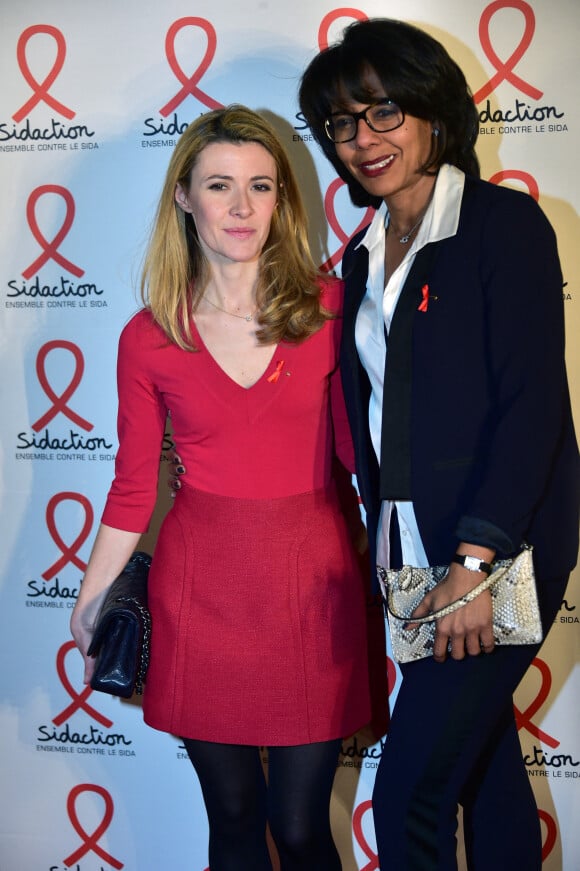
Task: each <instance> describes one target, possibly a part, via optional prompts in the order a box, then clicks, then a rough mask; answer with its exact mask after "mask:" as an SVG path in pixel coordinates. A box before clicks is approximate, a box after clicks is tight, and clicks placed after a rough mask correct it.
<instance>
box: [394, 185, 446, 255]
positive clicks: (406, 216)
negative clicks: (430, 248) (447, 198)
mask: <svg viewBox="0 0 580 871" xmlns="http://www.w3.org/2000/svg"><path fill="white" fill-rule="evenodd" d="M435 179H436V177H435V176H430V175H429V176H422V177H421V179H420V180H419V182H417V184H416V185H415V186H414V187H413V188H409V189H405V190H402V191H398V192H397V193H396V194H394V195H393V196H392V197H390V196H389V197H385V202H386V204H387V208H388V210H389V232H391V233H392V234H393V235H394V236H395V237H397V238H398V239H399V241H400V242H401V244H406V243H407V242H409V241H410V239H411V238H412V237H413V236H414V234H415V232H416V231H417V230H418V228H419V226H420V224H421V221H422V220H423V218H424V217H425V214H426V212H427V209H428V208H429V204H430V202H431V198H432V196H433V190H434V188H435Z"/></svg>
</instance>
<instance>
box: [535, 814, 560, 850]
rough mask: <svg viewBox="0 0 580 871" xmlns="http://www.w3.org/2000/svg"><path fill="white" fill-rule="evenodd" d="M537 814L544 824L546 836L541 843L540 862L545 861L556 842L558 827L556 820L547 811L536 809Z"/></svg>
mask: <svg viewBox="0 0 580 871" xmlns="http://www.w3.org/2000/svg"><path fill="white" fill-rule="evenodd" d="M538 816H539V818H540V820H541V821H542V822H543V823H544V825H545V826H546V837H545V839H544V843H543V844H542V862H545V861H546V859H547V858H548V856H549V855H550V853H551V852H552V850H553V849H554V846H555V844H556V838H557V837H558V827H557V825H556V820H555V819H554V817H553V816H551V814H549V813H548V812H547V811H542V810H539V809H538Z"/></svg>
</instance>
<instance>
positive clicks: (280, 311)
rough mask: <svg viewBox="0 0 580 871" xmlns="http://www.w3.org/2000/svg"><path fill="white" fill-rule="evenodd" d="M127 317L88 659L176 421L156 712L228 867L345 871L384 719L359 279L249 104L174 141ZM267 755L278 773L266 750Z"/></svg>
mask: <svg viewBox="0 0 580 871" xmlns="http://www.w3.org/2000/svg"><path fill="white" fill-rule="evenodd" d="M143 294H144V308H143V309H142V310H141V311H140V312H139V313H138V314H137V315H135V317H134V318H133V319H132V320H131V321H130V322H129V323H128V325H127V326H126V327H125V329H124V330H123V333H122V336H121V340H120V346H119V361H118V369H119V371H118V382H119V443H120V444H119V452H118V454H117V462H116V475H115V480H114V482H113V484H112V486H111V490H110V493H109V496H108V499H107V503H106V506H105V510H104V514H103V517H102V524H101V527H100V529H99V532H98V535H97V539H96V542H95V546H94V549H93V553H92V555H91V558H90V561H89V565H88V568H87V572H86V576H85V579H84V581H83V584H82V588H81V592H80V595H79V599H78V602H77V605H76V608H75V610H74V612H73V616H72V621H71V627H72V633H73V635H74V638H75V640H76V642H77V644H78V647H79V649H80V651H81V653H82V654H83V656H84V659H85V680H86V681H87V682H88V681H90V678H91V673H92V668H93V662H92V659H91V658H90V657H87V655H86V651H87V648H88V645H89V643H90V639H91V635H92V627H93V626H94V621H95V618H96V615H97V612H98V609H99V605H100V603H101V601H102V600H103V597H104V595H105V593H106V590H107V588H108V586H109V585H110V584H111V583H112V581H113V580H114V578H115V577H116V576H117V575H118V574H119V572H120V571H121V569H122V568H123V567H124V565H125V563H126V562H127V560H128V559H129V557H130V555H131V553H132V552H133V550H134V549H135V547H136V545H137V542H138V540H139V536H140V534H141V533H142V532H143V531H144V530H146V528H147V525H148V523H149V519H150V516H151V513H152V510H153V506H154V502H155V497H156V490H157V471H158V461H159V454H160V446H161V440H162V436H163V432H164V427H165V420H166V417H167V414H168V413H170V414H171V419H172V425H173V432H174V438H175V441H176V446H177V450H178V451H179V455H180V458H181V460H182V461H183V465H184V466H185V468H186V469H187V471H186V473H185V474H184V475H183V476H182V478H181V488H180V490H179V492H178V493H177V495H176V499H175V503H174V506H173V508H172V510H171V511H170V512H169V514H168V516H167V518H166V520H165V522H164V525H163V527H162V530H161V533H160V536H159V540H158V543H157V547H156V550H155V554H154V558H153V564H152V568H151V572H150V586H149V600H150V608H151V613H152V621H153V631H152V657H151V665H150V669H149V674H148V680H147V686H146V688H145V696H144V715H145V720H146V721H147V723H149V724H150V725H151V726H153V727H154V728H157V729H161V730H163V731H166V732H170V733H173V734H177V735H180V736H182V738H183V740H184V742H185V746H186V748H187V751H188V753H189V756H190V758H191V761H192V763H193V765H194V767H195V770H196V772H197V774H198V777H199V779H200V783H201V787H202V791H203V795H204V800H205V804H206V808H207V812H208V818H209V831H210V840H209V862H210V865H211V868H212V871H230V869H232V871H244V869H247V871H261V869H271V868H272V865H271V862H270V858H269V854H268V849H267V845H266V838H265V831H266V824H267V823H269V826H270V830H271V833H272V836H273V839H274V841H275V844H276V847H277V850H278V853H279V857H280V862H281V868H282V869H283V871H290V869H301V871H308V869H312V871H314V869H316V871H320V869H323V868H324V869H325V871H335V869H336V871H338V869H340V868H341V864H340V860H339V857H338V853H337V851H336V847H335V845H334V843H333V840H332V835H331V832H330V824H329V801H330V792H331V788H332V783H333V778H334V772H335V769H336V763H337V757H338V753H339V749H340V740H341V738H342V737H344V736H346V735H348V734H350V733H352V732H354V731H356V730H357V729H358V728H359V727H361V726H362V725H364V724H365V723H366V722H367V721H368V720H369V716H370V712H369V698H368V682H367V679H366V675H367V663H366V639H365V612H364V592H363V587H362V581H361V578H360V575H359V573H358V571H357V567H356V562H355V557H354V554H353V550H352V547H351V544H350V541H349V537H348V534H347V530H346V527H345V522H344V518H343V516H342V514H341V512H340V509H339V504H338V500H337V495H336V489H335V486H334V483H333V476H332V466H333V462H334V457H335V454H338V455H339V456H340V458H341V459H342V461H343V463H344V464H345V465H346V466H347V467H350V468H352V446H351V441H350V435H349V431H348V426H347V423H346V416H345V411H344V405H343V397H342V391H341V386H340V378H339V375H338V372H337V362H338V348H339V341H340V326H341V319H340V313H341V305H342V285H341V283H340V282H338V281H335V280H328V279H322V278H321V277H320V276H319V275H318V274H317V270H316V268H315V266H314V264H313V261H312V259H311V256H310V254H309V250H308V244H307V241H306V220H305V215H304V210H303V206H302V203H301V199H300V195H299V191H298V187H297V184H296V181H295V178H294V176H293V173H292V171H291V168H290V165H289V163H288V159H287V156H286V154H285V152H284V149H283V147H282V145H281V143H280V141H279V140H278V137H277V135H276V133H275V132H274V130H273V129H272V128H271V127H270V125H269V124H267V123H266V121H265V120H264V119H263V118H262V117H261V116H259V115H257V114H256V113H254V112H252V111H250V110H248V109H246V108H244V107H241V106H230V107H228V108H225V109H219V110H216V111H213V112H209V113H208V114H206V115H204V116H202V117H200V118H199V119H197V120H196V121H194V122H193V123H192V124H191V125H190V126H189V127H188V129H187V130H186V131H185V133H184V134H183V136H182V137H181V138H180V140H179V142H178V144H177V146H176V148H175V151H174V153H173V156H172V159H171V162H170V164H169V168H168V171H167V176H166V179H165V184H164V187H163V191H162V194H161V199H160V203H159V208H158V211H157V216H156V220H155V225H154V229H153V233H152V238H151V243H150V246H149V250H148V253H147V257H146V262H145V269H144V276H143ZM260 746H266V747H268V749H269V771H268V784H267V785H266V782H265V779H264V776H263V773H262V767H261V762H260V755H259V750H258V748H259V747H260Z"/></svg>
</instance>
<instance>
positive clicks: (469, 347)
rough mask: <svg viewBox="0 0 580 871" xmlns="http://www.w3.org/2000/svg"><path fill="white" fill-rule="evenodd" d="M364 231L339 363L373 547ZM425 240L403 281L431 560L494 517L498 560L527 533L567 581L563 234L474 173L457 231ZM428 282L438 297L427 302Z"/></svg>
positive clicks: (570, 549) (416, 484) (575, 478)
mask: <svg viewBox="0 0 580 871" xmlns="http://www.w3.org/2000/svg"><path fill="white" fill-rule="evenodd" d="M364 233H365V230H363V231H362V232H361V233H359V234H358V235H357V236H355V237H354V238H353V239H352V240H351V242H350V243H349V245H348V247H347V249H346V251H345V255H344V258H343V277H344V280H345V303H344V322H343V338H342V350H341V369H342V380H343V386H344V394H345V399H346V404H347V411H348V415H349V421H350V425H351V429H352V433H353V439H354V444H355V456H356V472H357V480H358V485H359V490H360V495H361V499H362V502H363V505H364V508H365V510H366V513H367V524H368V528H369V539H370V541H371V547H372V545H374V542H375V539H376V526H377V521H378V512H379V509H380V502H381V496H380V472H379V466H378V463H377V461H376V458H375V454H374V451H373V448H372V444H371V440H370V433H369V426H368V401H369V396H370V384H369V380H368V377H367V375H366V372H365V371H364V369H363V367H362V366H361V364H360V361H359V358H358V354H357V351H356V345H355V335H354V331H355V320H356V315H357V312H358V309H359V306H360V303H361V301H362V298H363V296H364V294H365V290H366V282H367V275H368V252H367V250H366V248H364V247H361V248H359V249H358V250H356V248H357V245H358V243H359V242H360V240H361V238H362V237H363V235H364ZM429 247H432V248H433V249H434V250H432V252H431V254H432V256H431V262H430V263H429V264H428V265H427V267H421V265H420V264H417V265H418V269H412V270H411V272H410V274H409V277H408V279H407V281H411V282H414V283H415V285H416V294H417V309H416V310H415V311H414V314H413V325H412V339H411V341H412V381H411V385H412V386H411V433H410V458H411V498H412V500H413V503H414V508H415V515H416V518H417V523H418V526H419V531H420V534H421V538H422V540H423V544H424V546H425V550H426V553H427V557H428V560H429V563H430V564H431V565H442V564H447V563H449V561H450V559H451V557H452V556H453V554H454V553H455V550H456V546H457V542H458V540H463V539H465V540H467V541H471V542H472V543H476V544H477V543H482V544H485V543H488V542H487V538H486V535H485V530H486V529H489V528H490V525H492V528H493V529H494V530H495V531H496V535H497V536H499V540H500V541H501V542H502V545H503V546H502V547H500V548H499V550H498V556H504V555H508V554H511V553H513V552H514V551H517V550H518V549H519V546H520V545H521V543H522V541H524V540H525V541H527V542H529V543H530V544H532V545H534V548H535V551H534V557H535V563H536V572H537V574H538V575H542V577H543V578H545V579H551V578H554V579H555V578H559V577H561V576H562V575H565V574H567V573H568V572H569V571H570V570H571V569H572V568H573V566H574V565H575V562H576V557H577V553H578V493H579V481H580V463H579V458H578V448H577V444H576V438H575V435H574V428H573V422H572V415H571V410H570V399H569V393H568V386H567V379H566V370H565V362H564V312H563V294H562V286H563V283H562V273H561V269H560V264H559V259H558V252H557V245H556V239H555V235H554V232H553V230H552V227H551V226H550V224H549V222H548V220H547V219H546V217H545V216H544V214H543V212H542V211H541V209H540V208H539V206H538V205H537V203H536V202H535V201H534V200H533V199H532V197H530V196H529V195H527V194H524V193H521V192H518V191H514V190H511V189H508V188H505V187H500V186H497V185H493V184H490V183H489V182H484V181H479V180H476V179H471V178H466V183H465V190H464V193H463V199H462V204H461V212H460V220H459V226H458V231H457V234H456V235H455V236H453V237H451V238H449V239H444V240H442V241H440V242H435V243H432V244H431V246H429ZM418 259H419V255H418V256H417V258H416V261H415V262H416V263H417V261H418ZM424 284H428V288H429V301H428V306H427V310H426V311H420V310H419V308H418V305H419V303H420V301H421V288H422V287H423V285H424ZM393 327H394V324H393ZM478 526H481V534H479V532H478ZM371 557H372V559H373V562H372V563H371V565H374V552H371Z"/></svg>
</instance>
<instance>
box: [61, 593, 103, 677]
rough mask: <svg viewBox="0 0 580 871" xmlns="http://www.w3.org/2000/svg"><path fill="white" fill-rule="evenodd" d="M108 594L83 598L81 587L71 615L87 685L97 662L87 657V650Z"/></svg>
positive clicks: (73, 633) (72, 631) (73, 631)
mask: <svg viewBox="0 0 580 871" xmlns="http://www.w3.org/2000/svg"><path fill="white" fill-rule="evenodd" d="M106 592H107V591H106V590H103V591H102V593H100V594H99V595H96V596H94V597H93V598H92V599H91V598H89V597H88V596H87V597H83V596H82V585H81V593H80V594H79V598H78V599H77V602H76V604H75V607H74V609H73V612H72V614H71V619H70V629H71V633H72V636H73V638H74V640H75V643H76V646H77V647H78V649H79V651H80V652H81V654H82V657H83V660H84V664H85V673H84V678H83V680H84V683H86V684H89V683H90V682H91V678H92V676H93V671H94V669H95V660H94V659H93V657H92V656H88V655H87V650H88V649H89V646H90V643H91V640H92V637H93V633H94V629H95V623H96V620H97V617H98V614H99V610H100V607H101V604H102V602H103V600H104V598H105V595H106Z"/></svg>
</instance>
